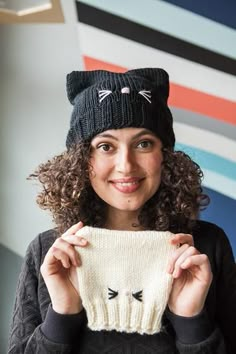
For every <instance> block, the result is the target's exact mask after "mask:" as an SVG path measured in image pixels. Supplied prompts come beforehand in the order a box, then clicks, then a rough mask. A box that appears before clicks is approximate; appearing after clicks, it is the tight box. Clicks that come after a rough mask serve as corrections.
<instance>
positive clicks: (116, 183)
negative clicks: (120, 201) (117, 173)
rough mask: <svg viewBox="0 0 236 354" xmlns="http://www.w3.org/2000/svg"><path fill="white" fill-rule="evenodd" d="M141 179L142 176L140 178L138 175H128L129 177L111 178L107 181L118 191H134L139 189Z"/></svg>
mask: <svg viewBox="0 0 236 354" xmlns="http://www.w3.org/2000/svg"><path fill="white" fill-rule="evenodd" d="M143 180H144V178H140V177H129V178H119V179H113V180H110V181H109V182H110V183H111V184H112V186H113V187H114V188H116V189H117V190H118V191H119V192H122V193H134V192H136V191H137V190H138V189H139V187H140V186H141V183H142V181H143Z"/></svg>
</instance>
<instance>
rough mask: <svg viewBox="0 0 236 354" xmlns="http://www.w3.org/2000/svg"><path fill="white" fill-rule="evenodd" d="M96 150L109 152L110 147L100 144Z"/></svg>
mask: <svg viewBox="0 0 236 354" xmlns="http://www.w3.org/2000/svg"><path fill="white" fill-rule="evenodd" d="M97 149H100V150H102V151H110V150H111V145H109V144H100V145H98V147H97Z"/></svg>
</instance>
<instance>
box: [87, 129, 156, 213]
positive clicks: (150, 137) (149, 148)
mask: <svg viewBox="0 0 236 354" xmlns="http://www.w3.org/2000/svg"><path fill="white" fill-rule="evenodd" d="M91 147H92V149H91V158H90V164H91V166H92V171H91V173H90V182H91V185H92V187H93V189H94V191H95V192H96V193H97V195H98V196H99V197H100V198H101V199H103V200H104V201H105V202H106V203H107V204H108V205H109V206H110V208H111V209H114V208H115V209H118V210H120V211H121V210H122V211H138V210H139V209H140V208H141V207H142V206H143V205H144V204H145V203H146V201H147V200H149V199H150V198H151V197H152V196H153V195H154V194H155V192H156V191H157V189H158V187H159V185H160V181H161V165H162V160H163V156H162V150H161V148H162V143H161V141H160V139H158V138H157V137H156V136H155V135H154V134H153V133H152V132H150V131H149V130H147V129H143V128H122V129H117V130H106V131H104V132H102V133H101V134H98V135H96V136H95V137H94V138H93V140H92V142H91ZM111 209H110V210H111Z"/></svg>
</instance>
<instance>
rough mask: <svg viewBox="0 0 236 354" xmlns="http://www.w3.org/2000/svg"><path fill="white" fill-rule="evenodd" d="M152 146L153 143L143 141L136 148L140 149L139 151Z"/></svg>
mask: <svg viewBox="0 0 236 354" xmlns="http://www.w3.org/2000/svg"><path fill="white" fill-rule="evenodd" d="M152 145H153V143H152V142H151V141H149V140H143V141H141V142H140V143H139V144H138V145H137V147H138V148H141V149H147V148H150V147H151V146H152Z"/></svg>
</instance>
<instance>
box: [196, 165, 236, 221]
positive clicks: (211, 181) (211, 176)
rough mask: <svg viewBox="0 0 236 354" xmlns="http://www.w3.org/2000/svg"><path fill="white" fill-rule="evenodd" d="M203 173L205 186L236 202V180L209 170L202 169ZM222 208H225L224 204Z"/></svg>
mask: <svg viewBox="0 0 236 354" xmlns="http://www.w3.org/2000/svg"><path fill="white" fill-rule="evenodd" d="M202 171H203V173H204V179H203V186H206V187H208V188H211V189H212V190H214V191H216V192H218V193H221V194H222V195H225V196H227V197H229V198H232V199H234V200H235V201H236V181H235V180H232V179H230V178H227V177H225V176H222V175H221V174H219V173H216V172H214V171H210V170H208V169H207V168H202ZM221 208H222V209H223V208H224V205H223V204H222V205H221ZM235 215H236V214H235ZM229 222H230V223H232V219H231V220H229Z"/></svg>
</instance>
